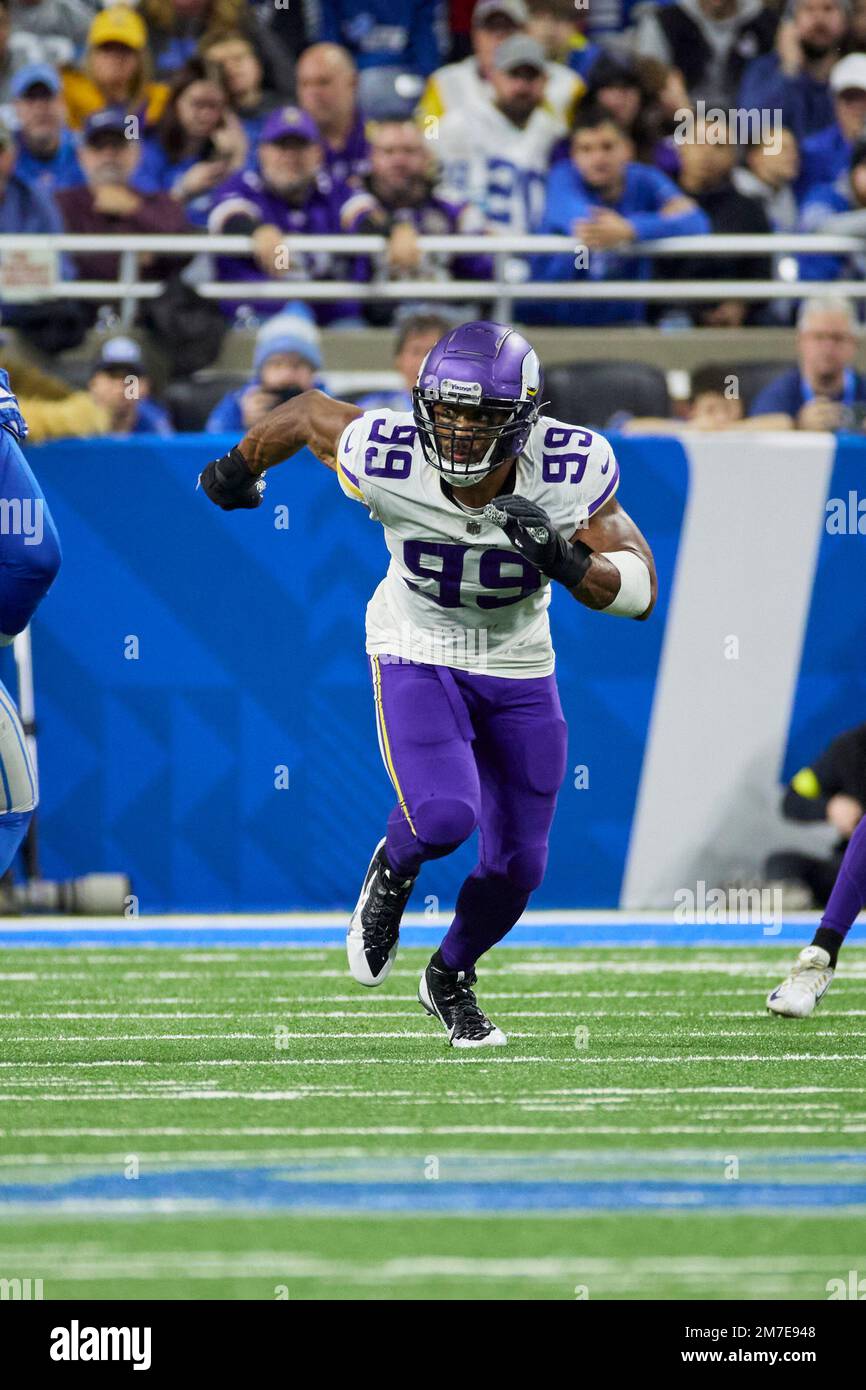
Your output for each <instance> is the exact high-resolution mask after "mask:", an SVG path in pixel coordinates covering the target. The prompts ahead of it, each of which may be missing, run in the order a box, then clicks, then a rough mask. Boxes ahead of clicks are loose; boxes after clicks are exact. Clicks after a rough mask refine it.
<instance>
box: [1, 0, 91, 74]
mask: <svg viewBox="0 0 866 1390" xmlns="http://www.w3.org/2000/svg"><path fill="white" fill-rule="evenodd" d="M9 18H10V19H11V21H12V27H13V29H15V30H16V32H18V33H21V34H32V35H33V37H34V38H37V39H39V40H40V41H41V42H42V43H43V44H44V45H45V50H46V56H48V57H49V58H50V61H51V62H52V63H55V64H61V63H71V62H72V60H73V58H74V57H75V55H76V54H77V53H78V52H79V51H80V50H81V49H82V48H83V47H84V44H85V41H86V39H87V31H88V29H89V28H90V24H91V21H92V19H93V9H92V7H91V6H89V5H87V4H85V3H84V0H10V4H9Z"/></svg>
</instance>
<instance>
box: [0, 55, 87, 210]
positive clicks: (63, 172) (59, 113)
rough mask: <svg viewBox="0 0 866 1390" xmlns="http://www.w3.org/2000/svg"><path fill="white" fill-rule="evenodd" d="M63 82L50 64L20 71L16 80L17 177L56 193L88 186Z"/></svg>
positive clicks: (34, 65)
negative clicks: (67, 117)
mask: <svg viewBox="0 0 866 1390" xmlns="http://www.w3.org/2000/svg"><path fill="white" fill-rule="evenodd" d="M60 92H61V83H60V78H59V77H58V75H57V72H56V71H55V69H54V68H52V67H51V66H49V64H47V63H33V64H31V65H30V66H28V67H26V68H20V69H19V71H18V72H16V74H15V76H14V78H13V80H12V96H13V98H14V100H15V117H16V122H17V126H16V130H15V146H16V150H17V156H16V159H15V173H16V174H17V175H18V176H19V178H22V179H24V180H25V182H26V183H29V184H30V185H31V186H34V187H36V188H41V189H44V190H45V191H46V192H47V193H54V192H56V191H57V189H60V188H75V187H77V186H78V185H79V184H81V183H83V182H84V174H83V173H82V172H81V165H80V164H79V163H78V141H77V140H76V138H75V136H74V135H73V134H72V131H71V130H69V129H68V127H67V126H66V123H65V115H66V112H65V108H64V105H63V98H62V97H61V95H60Z"/></svg>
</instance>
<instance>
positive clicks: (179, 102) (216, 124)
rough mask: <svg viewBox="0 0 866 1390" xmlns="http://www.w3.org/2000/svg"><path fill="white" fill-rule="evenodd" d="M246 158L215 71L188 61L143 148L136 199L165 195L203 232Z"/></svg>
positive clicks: (244, 144) (244, 141)
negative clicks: (223, 190)
mask: <svg viewBox="0 0 866 1390" xmlns="http://www.w3.org/2000/svg"><path fill="white" fill-rule="evenodd" d="M247 155H248V148H247V139H246V135H245V134H244V129H243V126H242V125H241V123H240V121H239V120H238V118H237V116H236V115H235V114H234V112H233V111H231V110H229V103H228V94H227V92H226V89H225V86H224V84H223V78H222V73H221V71H220V69H219V68H218V67H217V66H216V65H215V64H208V63H206V62H204V61H203V60H202V59H201V58H191V59H190V61H189V62H188V63H187V64H186V66H185V67H183V68H181V69H180V71H179V72H176V73H175V75H174V77H173V79H172V83H171V90H170V92H169V98H168V101H167V102H166V107H165V111H164V112H163V114H162V116H161V117H160V121H159V124H158V125H157V127H156V131H155V132H154V134H153V135H151V136H148V137H147V138H146V139H145V140H144V141H143V142H142V151H141V163H140V164H139V166H138V169H137V170H136V173H135V180H134V183H135V187H136V188H137V189H138V190H139V191H140V192H141V193H169V194H170V195H171V197H172V198H174V199H176V201H177V202H179V203H180V204H181V206H182V207H183V208H184V210H185V212H186V215H187V218H188V220H189V221H190V223H192V225H193V226H196V227H204V226H206V224H207V219H208V214H209V212H210V210H211V207H212V206H213V202H214V194H215V193H216V190H217V189H218V188H219V187H220V185H221V184H223V183H225V181H226V179H228V178H230V177H231V175H232V174H234V173H237V172H238V170H240V169H243V168H244V166H245V164H246V162H247Z"/></svg>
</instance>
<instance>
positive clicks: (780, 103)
mask: <svg viewBox="0 0 866 1390" xmlns="http://www.w3.org/2000/svg"><path fill="white" fill-rule="evenodd" d="M792 4H793V14H792V17H791V18H790V19H788V18H786V19H784V20H783V21H782V22H781V24H780V25H779V28H778V32H777V34H776V47H775V49H774V51H773V52H772V53H765V54H763V55H762V56H761V57H758V58H753V59H752V61H751V62H750V63H749V65H748V66H747V68H746V69H745V71H744V73H743V77H742V81H741V83H740V90H739V94H738V96H737V105H738V106H739V107H742V108H743V109H745V110H749V109H754V110H761V111H772V112H774V113H775V112H781V123H782V125H783V126H785V127H786V129H787V130H791V131H793V132H794V134H795V135H796V137H797V139H798V140H799V141H801V142H802V141H803V140H805V138H806V136H807V135H814V134H816V133H817V132H818V131H819V130H823V129H824V128H825V126H828V125H829V124H830V122H831V121H832V119H833V98H832V93H831V91H830V73H831V71H832V69H833V67H834V65H835V63H836V62H837V60H838V59H839V57H840V54H841V48H842V43H843V41H844V38H845V34H846V31H847V28H848V5H847V0H792ZM774 119H775V120H776V121H777V122H778V121H779V119H780V117H779V116H774Z"/></svg>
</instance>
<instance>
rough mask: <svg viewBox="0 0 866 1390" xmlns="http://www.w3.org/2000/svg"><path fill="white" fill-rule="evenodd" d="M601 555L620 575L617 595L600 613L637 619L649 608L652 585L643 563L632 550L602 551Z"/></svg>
mask: <svg viewBox="0 0 866 1390" xmlns="http://www.w3.org/2000/svg"><path fill="white" fill-rule="evenodd" d="M602 554H603V555H604V558H605V559H606V560H610V562H611V564H612V565H616V567H617V569H618V570H619V573H620V580H621V583H620V586H619V593H618V594H617V596H616V598H615V599H614V601H613V603H609V604H608V605H607V608H602V609H601V610H600V611H601V612H602V613H616V614H618V615H619V616H620V617H622V618H639V617H640V615H641V613H645V612H646V610H647V609H648V608H649V606H650V599H651V598H652V583H651V581H650V573H649V570H648V569H647V567H646V564H645V562H644V561H643V560H642V559H641V558H640V556H639V555H635V553H634V551H632V550H603V551H602Z"/></svg>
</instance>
